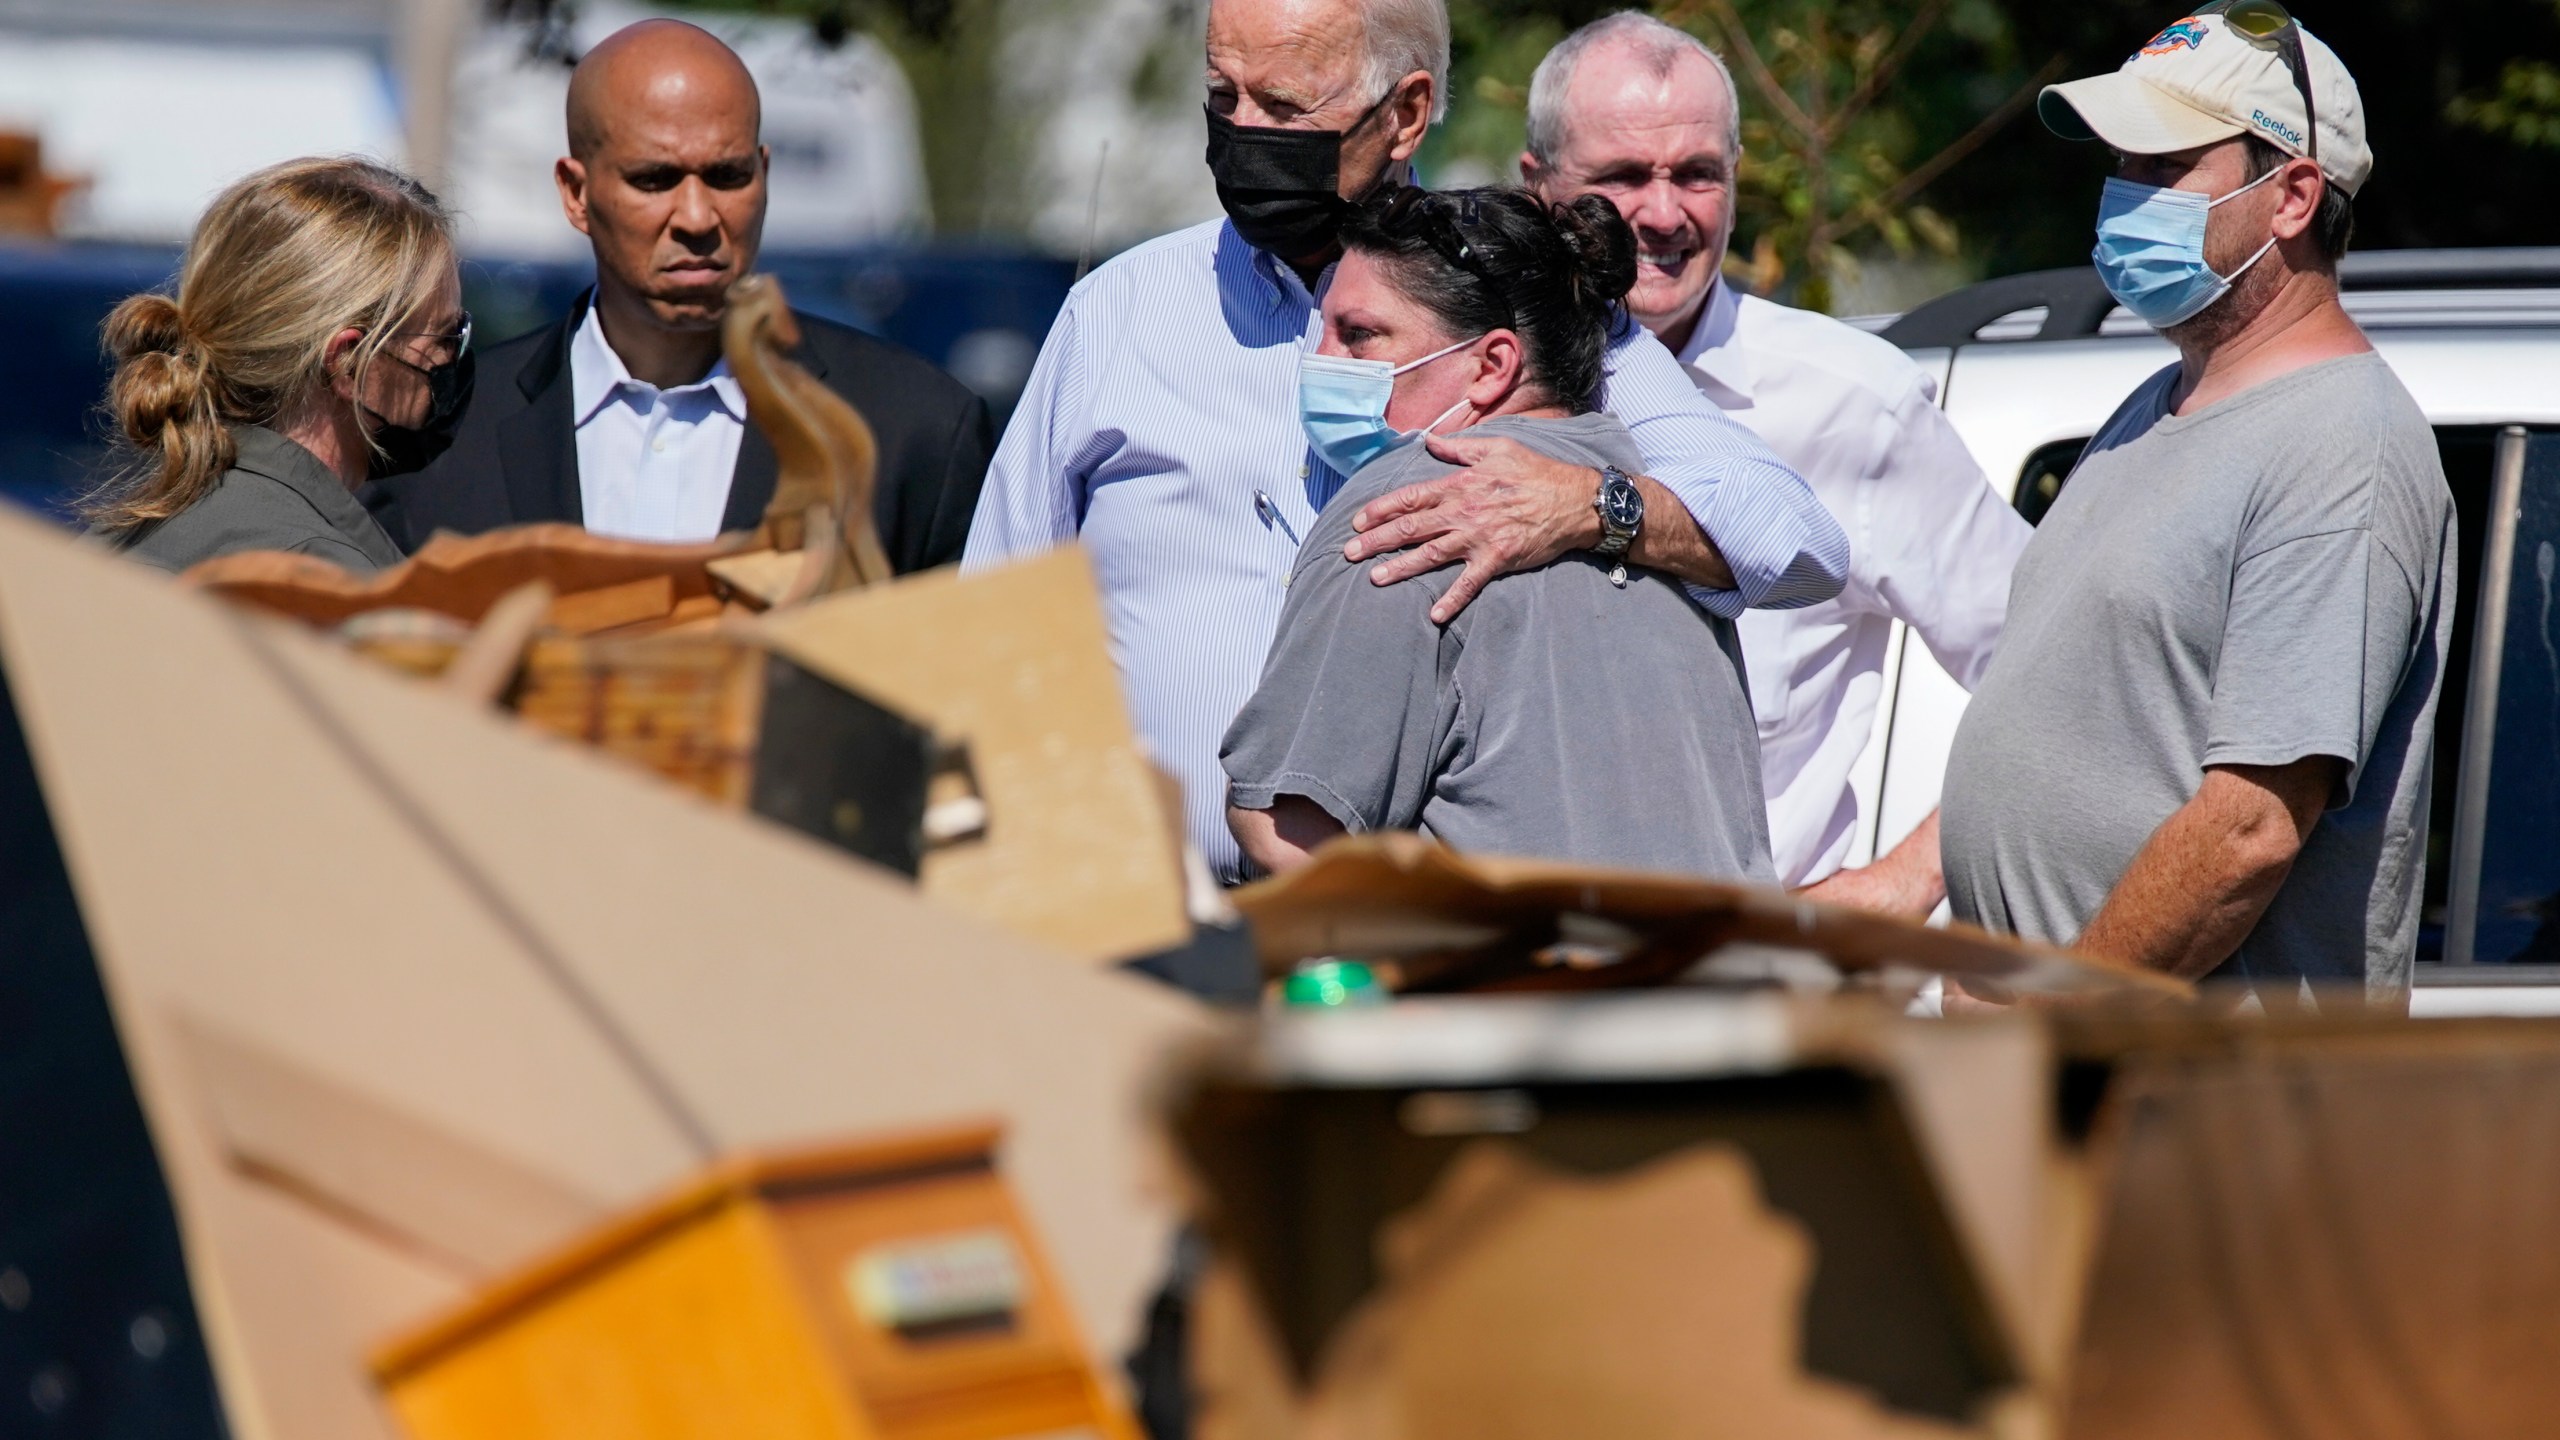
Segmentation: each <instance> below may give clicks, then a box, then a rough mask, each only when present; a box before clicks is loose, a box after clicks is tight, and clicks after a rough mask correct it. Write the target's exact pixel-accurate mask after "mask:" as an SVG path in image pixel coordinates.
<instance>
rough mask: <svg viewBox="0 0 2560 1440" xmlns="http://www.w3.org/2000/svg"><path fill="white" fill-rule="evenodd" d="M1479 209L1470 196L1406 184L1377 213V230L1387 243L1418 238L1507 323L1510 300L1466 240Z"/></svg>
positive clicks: (1494, 275)
mask: <svg viewBox="0 0 2560 1440" xmlns="http://www.w3.org/2000/svg"><path fill="white" fill-rule="evenodd" d="M1480 209H1481V207H1479V206H1478V204H1477V203H1476V197H1474V196H1473V195H1463V196H1457V197H1451V196H1447V195H1442V194H1439V193H1437V192H1436V191H1431V190H1425V189H1423V188H1421V187H1420V186H1416V185H1408V186H1405V187H1404V188H1402V189H1400V190H1398V191H1396V192H1395V194H1394V195H1393V196H1391V197H1389V198H1388V200H1387V203H1386V208H1385V209H1384V210H1382V211H1380V212H1379V214H1378V229H1379V231H1380V233H1382V234H1384V235H1385V236H1386V237H1387V238H1388V239H1390V240H1410V239H1420V240H1421V241H1422V243H1424V244H1426V245H1428V246H1430V247H1431V248H1432V250H1433V251H1434V252H1435V253H1437V254H1438V255H1439V257H1440V258H1441V259H1443V260H1446V261H1448V262H1449V263H1450V264H1452V265H1454V266H1456V267H1458V268H1459V269H1461V270H1464V271H1466V272H1467V273H1468V274H1469V275H1472V276H1474V277H1475V278H1476V282H1477V283H1478V284H1480V285H1482V286H1483V287H1484V293H1485V295H1486V296H1487V297H1488V298H1490V299H1491V300H1492V301H1493V302H1494V304H1496V305H1498V306H1500V307H1501V309H1502V313H1503V316H1504V317H1505V318H1506V320H1507V319H1509V318H1511V316H1512V309H1511V297H1510V296H1509V295H1508V294H1506V293H1505V292H1504V289H1503V284H1502V280H1501V278H1500V277H1499V276H1498V275H1497V274H1495V272H1494V269H1493V267H1492V266H1491V265H1489V264H1487V263H1486V261H1485V258H1484V252H1483V251H1482V250H1481V249H1479V248H1477V246H1476V245H1475V243H1474V242H1473V241H1471V240H1469V239H1468V238H1467V230H1468V228H1469V227H1470V226H1473V225H1474V224H1475V223H1476V220H1477V218H1478V215H1479V213H1480Z"/></svg>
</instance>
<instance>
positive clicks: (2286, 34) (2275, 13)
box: [2196, 0, 2320, 165]
mask: <svg viewBox="0 0 2560 1440" xmlns="http://www.w3.org/2000/svg"><path fill="white" fill-rule="evenodd" d="M2196 15H2197V16H2198V17H2199V18H2201V17H2203V16H2206V15H2218V16H2220V17H2222V24H2223V27H2224V28H2225V29H2228V30H2229V31H2230V32H2231V33H2232V34H2234V35H2237V36H2239V37H2240V38H2241V39H2243V40H2246V41H2248V42H2249V43H2250V44H2252V45H2255V46H2257V47H2258V48H2259V49H2261V50H2273V51H2274V52H2276V54H2277V55H2279V56H2281V57H2283V60H2284V68H2285V69H2286V71H2288V72H2289V73H2291V75H2292V76H2293V88H2294V89H2295V90H2297V91H2300V92H2301V94H2302V119H2303V127H2304V128H2303V132H2302V133H2303V135H2304V137H2305V142H2306V145H2305V148H2307V149H2308V150H2309V151H2310V155H2309V159H2310V161H2311V163H2312V164H2314V165H2317V164H2319V163H2320V111H2319V107H2318V106H2317V104H2316V103H2314V102H2313V100H2312V98H2311V57H2310V56H2309V55H2307V54H2305V53H2304V52H2303V48H2302V22H2301V21H2299V20H2296V19H2294V18H2293V12H2292V11H2289V10H2287V9H2285V8H2284V7H2283V6H2282V5H2279V4H2277V3H2276V0H2213V3H2211V4H2209V5H2206V6H2205V7H2203V8H2202V9H2200V10H2198V11H2196Z"/></svg>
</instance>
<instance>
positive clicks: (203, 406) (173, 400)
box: [105, 294, 213, 447]
mask: <svg viewBox="0 0 2560 1440" xmlns="http://www.w3.org/2000/svg"><path fill="white" fill-rule="evenodd" d="M105 338H106V344H107V351H108V353H110V354H112V355H113V356H115V359H116V373H115V379H114V380H113V381H112V382H111V383H110V384H109V386H108V390H107V409H108V411H109V412H110V413H111V414H112V415H113V417H114V419H115V422H116V428H117V429H119V430H121V431H123V432H124V435H125V438H126V439H128V440H130V441H132V442H133V443H134V444H136V445H140V446H145V447H158V446H159V445H160V444H161V443H162V440H163V438H164V434H165V432H166V431H168V429H169V428H170V427H171V426H173V425H185V424H187V423H188V422H190V421H199V420H209V419H210V417H211V415H212V410H213V404H212V400H213V397H212V394H211V382H210V377H209V376H208V375H207V374H206V373H205V357H204V355H203V353H202V350H201V349H200V347H198V346H197V345H196V344H195V343H194V341H193V339H192V338H191V337H190V336H189V335H188V334H187V326H186V316H185V314H184V312H182V311H181V310H179V308H178V305H177V302H176V301H173V300H171V299H170V298H169V297H168V296H166V295H152V294H143V295H136V296H133V297H132V298H130V299H128V300H126V301H125V302H124V303H123V304H121V305H118V306H117V307H116V308H115V311H114V313H112V314H110V315H108V316H107V324H106V331H105Z"/></svg>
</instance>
